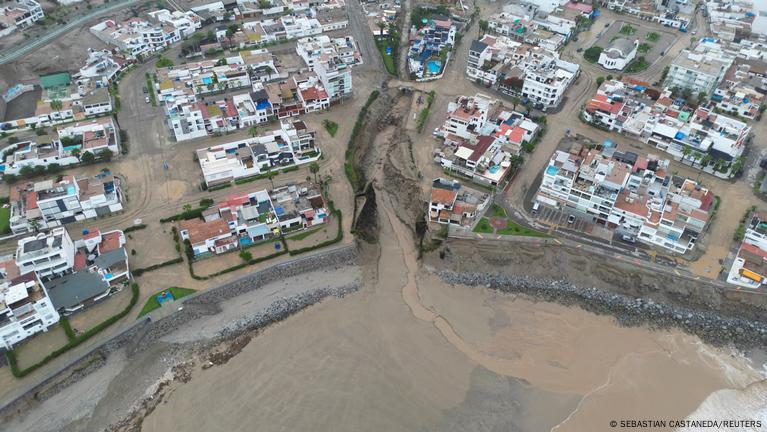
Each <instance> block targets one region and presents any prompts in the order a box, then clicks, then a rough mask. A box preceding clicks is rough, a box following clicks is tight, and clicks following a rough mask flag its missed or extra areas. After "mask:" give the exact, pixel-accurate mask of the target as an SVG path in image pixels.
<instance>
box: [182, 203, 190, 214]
mask: <svg viewBox="0 0 767 432" xmlns="http://www.w3.org/2000/svg"><path fill="white" fill-rule="evenodd" d="M181 210H182V211H183V212H184V213H188V212H190V211H192V205H191V204H189V203H186V204H184V205H183V206H181Z"/></svg>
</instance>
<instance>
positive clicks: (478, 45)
mask: <svg viewBox="0 0 767 432" xmlns="http://www.w3.org/2000/svg"><path fill="white" fill-rule="evenodd" d="M485 48H487V44H486V43H484V42H481V41H478V40H473V41H472V42H471V48H470V51H476V52H482V51H484V50H485Z"/></svg>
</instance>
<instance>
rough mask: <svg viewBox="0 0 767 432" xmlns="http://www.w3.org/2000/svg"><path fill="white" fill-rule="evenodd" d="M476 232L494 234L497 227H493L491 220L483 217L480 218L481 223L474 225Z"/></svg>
mask: <svg viewBox="0 0 767 432" xmlns="http://www.w3.org/2000/svg"><path fill="white" fill-rule="evenodd" d="M474 232H475V233H482V234H492V233H494V232H495V229H493V226H492V225H490V221H488V220H487V218H482V219H480V220H479V223H477V226H475V227H474Z"/></svg>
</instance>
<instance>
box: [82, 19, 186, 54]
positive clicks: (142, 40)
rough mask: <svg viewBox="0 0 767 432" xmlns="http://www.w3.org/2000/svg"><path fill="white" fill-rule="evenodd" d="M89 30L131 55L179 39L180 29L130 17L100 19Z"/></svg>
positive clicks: (155, 48) (155, 49)
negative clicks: (118, 19)
mask: <svg viewBox="0 0 767 432" xmlns="http://www.w3.org/2000/svg"><path fill="white" fill-rule="evenodd" d="M90 32H91V33H92V34H93V35H94V36H96V37H97V38H98V39H100V40H101V41H102V42H104V43H106V44H109V45H114V46H116V47H117V48H118V49H119V50H120V51H122V52H123V53H125V54H127V55H130V56H132V57H136V56H139V55H142V54H144V53H149V52H154V51H159V50H161V49H163V48H165V47H166V46H168V45H170V44H172V43H174V42H178V41H180V40H181V32H180V30H179V29H177V28H175V27H173V26H172V25H170V24H167V25H154V24H152V23H150V22H148V21H146V20H144V19H141V18H131V19H129V20H127V21H125V22H124V23H116V22H115V21H113V20H106V21H102V22H100V23H98V24H96V25H94V26H92V27H91V28H90Z"/></svg>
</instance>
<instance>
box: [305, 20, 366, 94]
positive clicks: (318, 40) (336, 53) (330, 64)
mask: <svg viewBox="0 0 767 432" xmlns="http://www.w3.org/2000/svg"><path fill="white" fill-rule="evenodd" d="M296 53H297V54H298V55H299V56H300V57H301V58H302V59H303V61H304V62H305V63H306V65H307V66H308V67H309V68H310V69H311V70H312V71H314V72H315V73H316V74H317V77H318V78H319V79H320V81H321V82H322V85H323V87H324V89H325V91H326V92H327V94H328V96H329V98H330V100H331V101H335V100H338V99H341V98H343V97H346V96H348V95H350V94H351V92H352V71H351V69H352V67H354V66H356V65H360V64H362V55H361V54H360V52H359V49H358V48H357V44H356V42H355V41H354V38H353V37H351V36H346V37H341V38H335V39H331V38H329V37H328V36H325V35H321V36H317V37H309V38H303V39H300V40H299V41H298V42H297V43H296Z"/></svg>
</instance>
